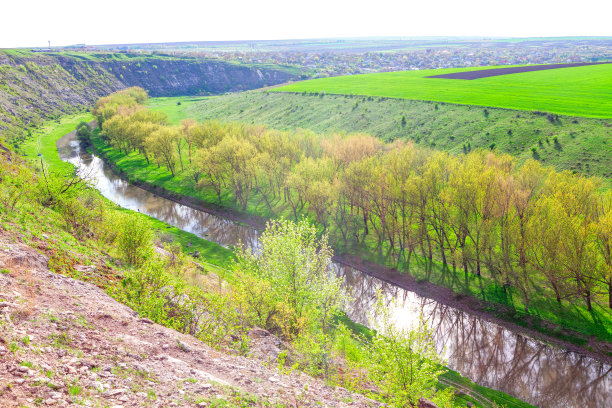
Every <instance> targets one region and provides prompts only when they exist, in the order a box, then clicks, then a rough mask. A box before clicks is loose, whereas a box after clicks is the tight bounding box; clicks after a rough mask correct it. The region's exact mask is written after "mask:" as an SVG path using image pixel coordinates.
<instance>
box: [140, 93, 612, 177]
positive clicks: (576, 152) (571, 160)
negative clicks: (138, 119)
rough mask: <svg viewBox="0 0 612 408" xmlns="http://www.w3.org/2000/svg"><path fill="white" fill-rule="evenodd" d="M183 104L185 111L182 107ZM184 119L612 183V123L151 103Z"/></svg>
mask: <svg viewBox="0 0 612 408" xmlns="http://www.w3.org/2000/svg"><path fill="white" fill-rule="evenodd" d="M178 101H181V102H182V104H181V106H177V102H178ZM149 105H150V106H151V107H152V108H153V109H159V110H163V111H165V112H168V113H170V114H171V116H170V117H171V118H173V119H174V120H175V121H178V120H179V119H180V118H181V117H193V118H196V119H200V120H202V119H216V120H225V121H241V122H245V123H260V124H265V125H268V126H270V127H273V128H276V129H292V128H305V129H311V130H313V131H315V132H321V133H332V132H349V133H350V132H361V133H369V134H372V135H375V136H378V137H380V138H382V139H383V140H387V141H390V140H395V139H404V140H414V141H415V142H417V143H418V144H420V145H422V146H428V147H432V148H435V149H437V150H443V151H448V152H451V153H456V154H459V153H462V152H465V151H469V150H473V149H476V148H486V149H490V148H495V149H496V150H498V151H500V152H504V153H508V154H510V155H512V156H515V157H518V158H519V159H520V160H525V159H528V158H536V159H538V160H539V161H541V162H542V163H543V164H545V165H550V166H554V167H555V168H556V169H557V170H569V171H571V172H580V173H583V174H585V175H589V176H599V177H602V178H610V177H612V142H611V141H610V140H611V136H612V121H611V120H606V119H591V118H582V117H571V116H555V115H550V114H544V113H541V112H525V111H520V112H517V111H512V110H506V109H496V108H482V107H475V106H463V105H456V104H445V103H434V102H421V101H411V100H403V99H391V98H374V97H357V96H354V97H351V96H338V95H324V96H320V95H312V94H294V93H280V92H246V93H241V94H234V95H224V96H218V97H213V98H206V99H198V100H192V101H190V100H189V99H188V98H170V99H161V100H160V99H152V100H151V101H150V102H149Z"/></svg>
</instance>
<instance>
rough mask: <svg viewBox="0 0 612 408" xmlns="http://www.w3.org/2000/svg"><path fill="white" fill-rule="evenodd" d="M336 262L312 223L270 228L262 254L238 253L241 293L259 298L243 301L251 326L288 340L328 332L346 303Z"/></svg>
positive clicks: (282, 223)
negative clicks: (336, 271)
mask: <svg viewBox="0 0 612 408" xmlns="http://www.w3.org/2000/svg"><path fill="white" fill-rule="evenodd" d="M331 257H332V250H331V248H330V247H329V245H328V243H327V240H326V238H323V239H318V238H317V232H316V229H315V228H314V226H312V225H310V224H309V223H308V222H307V221H306V220H301V221H299V222H297V223H294V222H291V221H288V220H280V221H272V222H269V223H268V225H267V228H266V230H265V232H264V233H263V234H262V236H261V238H260V245H259V248H258V249H257V250H256V251H253V250H250V249H248V250H244V251H242V252H240V253H238V262H237V265H236V273H237V274H238V275H239V276H241V277H244V279H243V280H242V282H240V281H241V279H238V280H239V282H238V283H237V289H236V291H237V293H251V292H253V291H255V292H257V293H256V294H255V296H252V295H251V294H249V296H248V297H243V299H242V303H243V304H244V305H245V311H246V312H247V313H248V315H249V318H250V320H252V321H253V323H254V324H256V325H260V326H262V327H264V328H266V329H268V330H271V331H273V332H275V333H278V334H280V335H281V336H283V337H284V338H286V339H295V338H297V337H298V336H300V335H302V334H304V333H307V332H308V333H313V332H320V331H325V330H326V329H327V328H328V327H329V325H330V324H331V322H332V318H333V316H334V315H335V314H336V313H338V312H339V311H340V308H341V307H342V306H343V305H344V302H345V300H346V294H345V293H344V291H343V289H342V288H341V279H340V278H338V277H336V276H335V274H334V273H333V270H332V263H331ZM243 290H244V291H245V292H243Z"/></svg>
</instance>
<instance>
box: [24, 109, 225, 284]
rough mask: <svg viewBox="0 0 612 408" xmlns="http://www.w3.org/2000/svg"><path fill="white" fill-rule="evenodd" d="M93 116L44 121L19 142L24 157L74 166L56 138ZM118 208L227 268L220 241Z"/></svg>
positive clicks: (55, 166)
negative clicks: (64, 156) (61, 154)
mask: <svg viewBox="0 0 612 408" xmlns="http://www.w3.org/2000/svg"><path fill="white" fill-rule="evenodd" d="M92 119H93V116H92V115H91V114H90V113H83V114H77V115H69V116H64V117H62V118H60V119H58V120H53V121H47V122H45V123H44V125H43V126H41V127H40V128H39V129H37V131H36V132H35V133H33V134H32V136H31V137H30V138H28V139H27V140H26V141H24V143H23V144H22V145H21V150H22V151H23V152H24V154H25V155H26V158H27V159H28V160H29V161H31V162H33V163H34V164H35V165H36V166H38V167H39V165H38V163H39V157H38V153H41V154H42V157H43V161H44V163H45V164H46V165H47V166H48V168H49V170H51V171H58V172H61V173H64V174H66V173H69V172H71V171H72V170H73V168H74V166H73V165H72V164H70V163H67V162H64V161H62V160H61V159H60V158H59V155H58V153H57V146H56V142H57V140H58V139H60V138H61V137H62V136H64V135H65V134H67V133H69V132H71V131H73V130H74V129H75V128H76V126H77V125H78V124H79V123H80V122H81V121H90V120H92ZM113 205H114V204H113ZM118 209H119V211H128V212H130V213H132V214H138V215H139V216H142V217H146V218H147V219H149V221H150V223H151V226H152V228H153V229H155V230H156V231H157V233H158V236H159V237H160V238H162V240H163V241H166V242H168V243H177V244H179V245H180V246H181V248H182V250H183V251H184V252H191V251H200V259H199V262H201V263H202V264H203V265H204V266H205V267H206V268H207V269H210V270H213V271H215V272H222V269H226V268H228V267H229V266H230V265H231V264H232V262H233V260H234V253H233V252H232V251H231V250H229V249H227V248H224V247H222V246H221V245H218V244H216V243H214V242H211V241H208V240H205V239H203V238H200V237H198V236H197V235H194V234H191V233H189V232H186V231H183V230H181V229H179V228H176V227H173V226H171V225H169V224H166V223H165V222H163V221H160V220H158V219H155V218H153V217H149V216H147V215H144V214H141V213H138V212H135V211H130V210H126V209H124V208H120V207H119V208H118ZM189 242H191V244H192V245H191V246H190V247H188V246H187V244H188V243H189ZM207 264H210V265H207ZM211 265H213V266H211Z"/></svg>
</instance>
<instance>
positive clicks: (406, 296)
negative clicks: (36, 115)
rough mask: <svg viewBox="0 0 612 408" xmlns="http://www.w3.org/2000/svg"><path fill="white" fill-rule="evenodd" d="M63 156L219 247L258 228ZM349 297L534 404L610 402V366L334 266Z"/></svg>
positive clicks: (132, 201) (455, 364) (355, 306)
mask: <svg viewBox="0 0 612 408" xmlns="http://www.w3.org/2000/svg"><path fill="white" fill-rule="evenodd" d="M58 150H59V153H60V157H61V158H62V160H66V161H69V162H71V163H73V164H75V165H76V166H77V167H79V169H80V171H81V172H82V173H83V174H90V175H92V176H93V177H94V179H95V185H96V187H97V188H98V189H99V190H100V192H101V193H102V194H103V195H104V196H105V197H107V198H108V199H110V200H112V201H114V202H115V203H117V204H119V205H120V206H122V207H125V208H129V209H131V210H137V211H140V212H143V213H145V214H148V215H150V216H152V217H155V218H158V219H160V220H163V221H165V222H167V223H168V224H171V225H174V226H176V227H178V228H181V229H183V230H185V231H189V232H191V233H193V234H196V235H198V236H201V237H205V238H207V239H209V240H211V241H214V242H217V243H219V244H221V245H223V246H225V247H228V246H230V245H236V244H237V243H238V242H243V243H246V244H247V245H249V246H251V247H253V246H256V245H257V232H256V231H255V230H254V229H252V228H250V227H246V226H243V225H239V224H236V223H234V222H232V221H229V220H226V219H223V218H220V217H217V216H215V215H212V214H208V213H206V212H202V211H198V210H194V209H192V208H190V207H187V206H184V205H181V204H179V203H175V202H173V201H171V200H167V199H165V198H161V197H158V196H156V195H154V194H151V193H149V192H147V191H145V190H143V189H141V188H138V187H135V186H132V185H130V184H129V183H127V182H126V181H124V180H121V179H120V178H119V177H118V176H116V175H115V174H114V173H113V172H112V170H111V169H110V168H109V167H108V166H106V165H105V164H104V162H103V161H102V160H101V159H99V158H98V157H95V156H92V155H91V154H89V153H87V152H86V151H84V150H82V149H81V148H80V146H79V143H78V141H76V140H75V136H74V135H70V134H69V135H66V136H65V137H63V138H62V139H60V140H59V141H58ZM335 267H336V268H337V272H338V273H339V274H341V275H342V276H343V277H344V279H345V282H346V287H347V288H348V289H349V291H350V293H351V295H352V297H353V298H354V301H353V302H352V304H351V305H350V306H349V310H348V314H349V316H350V317H351V318H352V319H353V320H355V321H357V322H360V323H362V324H366V323H368V317H369V312H370V311H371V310H372V309H373V305H374V302H375V296H376V292H377V290H380V291H381V292H382V293H383V294H384V296H385V299H386V301H387V302H388V304H389V305H391V306H392V308H393V318H394V319H395V320H396V322H398V324H400V325H402V326H414V325H416V324H417V323H418V321H419V319H420V316H423V317H424V318H425V319H426V320H427V322H428V326H429V327H430V328H431V329H432V330H433V332H434V340H435V343H436V346H437V348H438V351H439V353H440V354H442V355H443V356H444V357H445V359H446V360H447V361H448V365H449V367H451V368H453V369H454V370H456V371H458V372H460V373H461V374H463V375H465V376H467V377H469V378H471V379H472V380H474V381H475V382H477V383H479V384H481V385H484V386H487V387H491V388H495V389H498V390H501V391H504V392H506V393H508V394H510V395H514V396H516V397H518V398H520V399H522V400H524V401H527V402H530V403H532V404H535V405H537V406H541V407H551V408H552V407H593V408H595V407H608V406H612V397H611V395H610V394H611V393H612V368H611V366H610V365H607V364H603V363H600V362H598V361H596V360H593V359H591V358H588V357H584V356H581V355H579V354H576V353H573V352H568V351H565V350H562V349H558V348H556V347H551V346H549V345H546V344H544V343H541V342H539V341H536V340H534V339H531V338H529V337H525V336H523V335H521V334H517V333H513V332H512V331H510V330H507V329H505V328H503V327H500V326H498V325H496V324H493V323H490V322H488V321H486V320H483V319H481V318H478V317H475V316H473V315H470V314H468V313H465V312H462V311H460V310H458V309H455V308H452V307H449V306H446V305H443V304H440V303H438V302H436V301H433V300H431V299H427V298H423V297H421V296H418V295H416V294H415V293H413V292H410V291H407V290H404V289H401V288H399V287H397V286H394V285H392V284H390V283H387V282H384V281H381V280H379V279H376V278H374V277H371V276H369V275H366V274H364V273H362V272H360V271H358V270H356V269H353V268H350V267H346V266H341V265H336V266H335Z"/></svg>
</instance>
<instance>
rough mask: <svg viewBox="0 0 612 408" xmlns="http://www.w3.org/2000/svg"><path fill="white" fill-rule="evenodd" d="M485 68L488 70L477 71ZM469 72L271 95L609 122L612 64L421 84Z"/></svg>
mask: <svg viewBox="0 0 612 408" xmlns="http://www.w3.org/2000/svg"><path fill="white" fill-rule="evenodd" d="M489 68H492V67H479V68H478V69H489ZM473 70H476V68H460V69H456V68H455V69H440V70H422V71H401V72H384V73H377V74H364V75H351V76H340V77H331V78H320V79H314V80H310V81H304V82H298V83H295V84H291V85H287V86H284V87H280V88H276V89H275V90H274V91H276V92H316V93H319V92H325V93H326V94H329V93H331V94H349V95H365V96H382V97H389V98H403V99H416V100H425V101H438V102H450V103H460V104H466V105H479V106H493V107H500V108H510V109H519V110H540V111H546V112H552V113H556V114H563V115H576V116H585V117H594V118H612V64H604V65H592V66H583V67H572V68H562V69H552V70H546V71H535V72H524V73H520V74H512V75H501V76H496V77H489V78H480V79H476V80H471V81H467V80H453V79H440V78H426V77H427V76H430V75H440V74H447V73H451V72H462V71H473Z"/></svg>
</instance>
